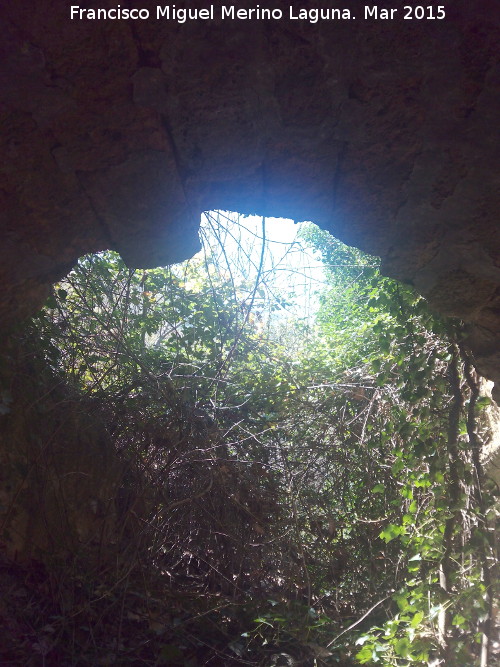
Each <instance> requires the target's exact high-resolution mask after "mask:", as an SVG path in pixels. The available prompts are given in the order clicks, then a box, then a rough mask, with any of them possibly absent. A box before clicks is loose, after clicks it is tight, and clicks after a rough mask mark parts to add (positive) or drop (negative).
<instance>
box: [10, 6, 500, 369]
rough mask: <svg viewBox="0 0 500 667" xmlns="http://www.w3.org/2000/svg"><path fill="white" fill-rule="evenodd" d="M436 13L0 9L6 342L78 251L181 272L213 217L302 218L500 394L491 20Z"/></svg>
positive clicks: (485, 14)
mask: <svg viewBox="0 0 500 667" xmlns="http://www.w3.org/2000/svg"><path fill="white" fill-rule="evenodd" d="M303 4H304V6H306V7H309V6H313V4H314V3H312V2H309V1H307V2H304V3H303ZM327 4H328V3H327ZM441 4H442V6H444V7H445V11H446V18H445V19H444V20H441V21H440V20H435V21H428V20H423V21H417V20H410V21H408V20H407V21H405V20H404V19H403V18H402V12H401V11H399V13H397V14H396V18H395V19H394V20H392V21H384V20H372V19H370V20H365V19H363V18H362V15H361V13H362V5H361V4H358V3H349V5H350V7H351V9H352V12H353V14H354V12H356V14H357V15H358V16H357V17H356V19H355V20H344V21H339V20H330V21H328V20H323V21H320V22H318V23H317V24H311V23H310V22H308V21H296V20H293V21H292V20H287V19H282V20H279V21H232V22H228V21H227V20H221V19H220V14H219V9H220V3H218V2H216V3H214V8H215V12H214V13H215V16H216V18H215V19H214V20H209V21H205V20H197V21H194V20H193V21H188V22H187V23H185V24H182V25H181V24H178V23H177V22H175V21H172V20H171V21H167V20H165V19H163V20H155V19H150V20H147V21H133V20H108V21H105V20H101V21H90V20H71V19H70V17H69V11H70V10H69V7H70V5H69V4H68V3H67V2H66V0H38V1H37V2H36V3H33V2H32V1H31V0H18V1H17V2H4V3H2V6H1V8H0V13H1V16H0V19H1V24H2V43H1V45H0V49H1V50H2V53H1V54H0V63H1V65H0V67H1V71H0V127H1V136H0V151H1V152H2V155H3V156H5V158H6V159H5V160H3V161H2V165H1V167H0V216H1V218H0V225H1V234H2V242H1V244H0V284H1V286H2V289H1V290H0V321H1V322H2V325H3V328H6V327H9V326H11V325H12V324H13V323H16V322H17V321H19V319H20V318H22V317H24V316H26V315H27V314H29V313H32V312H33V311H34V310H35V309H36V308H37V307H38V306H39V305H40V303H41V301H42V300H43V298H44V296H45V294H46V293H47V286H48V285H49V284H50V283H51V282H52V281H54V280H55V279H57V278H59V277H60V276H62V275H63V274H64V273H65V272H67V271H68V269H69V268H70V266H71V265H72V263H73V262H74V261H75V260H76V258H77V257H78V256H80V255H82V254H83V253H85V252H89V251H96V250H99V249H104V248H113V249H116V250H119V251H120V252H121V253H122V255H123V257H124V258H125V259H126V261H127V262H128V263H129V264H130V265H133V266H141V267H145V266H151V265H158V264H165V263H168V262H172V261H178V260H181V259H183V258H185V257H187V256H189V255H190V254H192V253H193V252H194V251H195V250H196V248H197V237H196V229H197V225H198V221H199V214H200V212H201V211H203V210H207V209H214V208H220V209H229V210H237V211H239V212H241V213H251V212H255V213H259V214H266V215H275V216H284V217H291V218H294V219H295V220H304V219H310V220H313V221H314V222H316V223H317V224H319V225H321V226H322V227H324V228H326V229H329V230H331V231H332V233H334V234H335V235H336V236H338V237H339V238H341V239H342V240H344V241H346V242H347V243H351V244H354V245H357V246H359V247H361V248H362V249H364V250H367V251H369V252H371V253H374V254H378V255H380V256H381V257H382V259H383V266H384V270H385V271H386V272H387V273H388V274H390V275H392V276H394V277H397V278H399V279H401V280H403V281H406V282H410V283H412V284H414V285H415V286H416V287H417V289H419V290H420V291H421V292H422V293H423V294H424V295H425V296H427V297H428V299H429V300H430V302H431V304H432V305H433V306H434V307H435V308H437V309H438V310H440V311H441V312H443V313H446V314H450V315H454V316H457V317H460V318H463V319H465V320H466V321H467V322H469V323H470V341H469V342H470V346H471V348H472V350H473V352H474V354H475V358H476V364H477V366H478V368H479V370H480V371H481V372H482V373H484V374H486V375H487V376H488V377H490V378H492V379H500V351H499V350H500V345H499V342H500V293H499V283H500V259H499V257H500V252H499V250H500V225H499V224H498V173H499V164H498V163H499V151H498V146H499V141H498V118H499V116H500V114H499V109H498V103H499V99H500V96H499V95H498V84H499V78H500V77H499V64H498V62H499V59H498V55H499V53H498V44H500V39H499V34H498V21H497V18H498V3H497V0H479V1H478V2H474V3H471V2H456V1H455V0H442V3H441ZM135 5H136V6H138V7H139V6H143V7H148V8H149V9H150V10H151V11H152V12H154V7H153V6H152V5H151V3H145V2H143V3H141V2H138V3H135ZM247 5H248V6H255V3H245V2H242V3H240V4H239V6H247ZM101 6H104V7H108V6H115V5H114V4H113V3H110V2H108V1H107V0H104V1H103V2H102V3H101ZM179 6H180V5H179ZM207 6H208V5H207ZM273 6H274V7H276V8H280V7H281V8H283V9H284V11H285V13H286V11H288V10H287V9H286V8H287V7H288V5H285V3H283V2H281V1H280V0H276V2H275V3H274V5H273ZM384 6H386V7H394V8H398V9H399V10H401V3H400V2H396V1H394V0H389V1H388V2H386V3H385V4H384Z"/></svg>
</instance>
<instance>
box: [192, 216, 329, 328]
mask: <svg viewBox="0 0 500 667" xmlns="http://www.w3.org/2000/svg"><path fill="white" fill-rule="evenodd" d="M262 222H263V220H262V217H259V216H239V215H238V214H237V213H227V212H225V211H224V212H220V211H218V212H211V213H209V214H207V216H206V217H205V216H203V217H202V229H204V230H206V231H205V233H206V234H207V235H208V237H209V238H214V237H213V236H212V235H213V234H216V235H217V236H218V238H219V241H220V245H219V248H218V250H217V252H218V254H219V261H220V262H221V263H222V264H225V263H226V259H227V260H228V261H229V263H230V265H231V270H232V271H233V272H235V273H237V274H238V276H240V277H242V278H246V279H248V280H249V281H251V282H252V283H253V282H254V281H255V278H256V276H257V275H258V274H259V266H260V265H261V261H262V266H261V269H260V276H261V282H262V283H264V284H265V286H266V289H267V292H268V294H273V293H274V294H276V295H280V296H281V297H285V299H286V301H287V302H290V303H291V304H293V305H289V306H287V307H286V309H285V310H286V311H288V312H291V313H293V314H294V315H298V316H301V317H310V316H312V315H314V314H315V312H316V310H317V307H318V300H317V297H316V295H315V292H316V291H317V290H318V289H319V288H320V287H321V284H322V282H323V281H324V272H323V266H322V263H321V261H320V259H319V254H318V253H317V252H315V251H314V250H312V249H311V248H308V247H307V246H306V244H305V243H304V242H303V241H301V240H300V239H298V238H297V234H298V232H299V229H300V227H301V225H300V224H295V223H294V222H293V220H287V219H284V218H266V219H265V238H266V244H265V249H264V252H263V250H262V239H263V234H262V232H263V229H262ZM304 224H307V223H304ZM202 233H203V232H202ZM221 246H222V247H223V248H222V247H221Z"/></svg>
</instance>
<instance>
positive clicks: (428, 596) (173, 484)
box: [36, 217, 496, 667]
mask: <svg viewBox="0 0 500 667" xmlns="http://www.w3.org/2000/svg"><path fill="white" fill-rule="evenodd" d="M228 234H231V235H233V236H234V231H231V228H230V227H228V226H227V224H226V223H224V221H223V220H222V221H221V219H220V218H217V217H209V218H208V224H207V225H206V226H205V227H204V237H205V245H204V252H203V253H202V254H201V255H200V256H198V257H196V258H194V259H193V260H191V261H189V262H187V263H184V264H183V265H178V266H175V267H171V268H159V269H152V270H148V271H142V270H132V269H129V268H127V267H126V266H125V265H124V263H123V262H122V261H121V259H120V258H119V257H118V256H117V255H115V254H113V253H109V252H106V253H101V254H99V255H93V256H87V257H84V258H82V259H81V260H80V261H79V263H78V265H77V266H76V267H75V269H74V270H73V271H72V272H71V273H70V274H69V275H68V276H67V278H66V279H65V280H64V281H62V282H61V283H60V284H58V285H57V286H56V287H55V289H54V293H53V295H52V296H51V298H50V300H49V301H48V303H47V305H46V308H45V310H44V311H43V312H42V313H41V314H40V316H39V317H38V319H37V323H36V326H37V331H38V335H39V336H41V339H42V341H43V342H44V354H45V355H46V359H47V362H48V363H49V364H50V365H51V367H52V368H53V370H54V372H56V373H59V374H61V376H63V377H64V378H65V381H66V382H67V383H69V384H71V385H72V386H73V387H74V388H75V389H76V390H77V391H78V392H80V393H81V394H82V395H86V396H87V397H90V398H92V399H93V400H95V401H96V402H97V403H98V404H99V406H100V410H101V412H102V414H103V416H104V418H105V421H106V424H107V428H108V430H109V433H110V435H111V436H112V438H113V440H114V442H115V446H116V449H117V452H119V454H120V456H122V457H123V459H124V460H125V461H127V465H128V466H129V468H130V477H129V480H130V481H129V487H130V488H128V489H125V491H126V493H128V505H127V507H128V508H129V509H128V510H127V511H132V510H131V509H130V508H131V507H133V508H138V507H141V508H142V509H141V511H142V513H143V516H142V520H143V525H144V526H145V528H144V530H145V533H146V534H147V539H145V542H144V544H145V545H146V547H145V549H146V552H147V558H148V559H149V562H150V563H151V564H152V566H154V568H156V569H157V570H158V571H168V573H169V577H170V579H169V581H170V585H171V586H172V588H173V590H177V591H186V590H189V591H191V592H192V593H196V594H197V595H198V597H199V598H200V597H202V596H204V595H205V596H206V595H208V594H209V593H210V595H213V594H217V595H223V596H225V599H226V600H228V601H231V602H232V603H233V604H235V605H236V606H235V607H234V608H232V611H231V612H230V613H229V612H228V611H227V608H226V607H224V609H225V611H224V612H223V611H217V610H219V609H222V607H214V608H213V609H212V611H213V614H212V618H213V619H214V620H213V622H214V624H215V625H216V626H217V627H218V628H219V629H220V628H222V627H224V628H226V629H225V630H224V633H223V638H222V639H221V638H220V637H219V639H218V641H219V644H218V648H217V650H223V651H225V655H226V656H231V659H232V660H233V661H235V663H236V662H238V660H241V661H242V662H244V663H246V664H248V663H250V664H258V662H259V660H261V659H262V656H263V655H266V652H267V653H268V654H269V655H271V654H272V655H278V653H280V652H281V653H283V654H285V655H292V654H293V653H294V651H295V652H296V653H299V654H301V655H302V657H304V655H306V656H309V658H310V659H311V656H313V659H314V660H316V661H318V663H317V664H335V662H337V663H338V662H339V661H344V662H346V661H348V660H349V661H351V662H352V664H354V663H355V662H357V663H359V664H369V665H370V664H384V665H395V666H403V665H428V664H431V663H432V661H434V663H432V664H436V665H437V664H446V665H457V667H458V665H464V664H467V665H469V664H470V665H478V666H479V665H480V666H481V667H485V665H487V664H488V659H489V656H490V655H491V651H492V648H491V643H492V640H491V637H492V601H493V594H494V591H493V582H494V576H493V568H494V563H495V562H496V561H495V557H496V554H495V550H494V541H493V521H494V512H493V510H492V507H493V504H494V501H495V497H494V493H495V489H494V488H490V489H488V488H487V485H485V483H484V474H483V471H482V469H481V463H480V446H481V443H480V434H479V427H478V418H479V415H480V411H481V408H482V407H484V404H485V403H486V401H485V400H484V399H481V398H480V397H479V390H478V378H477V377H476V376H475V374H474V371H473V366H472V360H471V359H470V358H469V356H468V354H467V352H466V349H465V346H464V344H463V333H462V329H461V327H460V325H459V323H452V322H449V321H444V320H443V319H441V318H438V317H436V316H435V315H434V314H432V313H431V312H430V311H429V309H428V307H427V304H426V302H425V300H424V299H422V298H421V297H420V296H418V295H417V294H415V293H414V292H413V291H412V290H411V289H410V288H409V287H407V286H403V285H401V284H399V283H396V282H394V281H391V280H389V279H388V278H386V277H383V276H382V275H381V274H380V271H379V267H378V262H377V260H376V259H375V258H373V257H369V256H366V255H364V254H363V253H361V251H358V250H356V249H352V248H348V247H347V246H345V245H343V244H341V243H340V242H339V241H337V240H335V239H333V238H332V237H331V236H330V235H328V234H326V233H324V232H321V231H320V230H318V229H317V228H315V227H314V226H309V227H306V228H305V229H303V231H302V232H301V234H302V240H301V243H303V244H309V245H310V246H311V245H312V246H313V247H314V248H316V250H317V251H318V252H320V253H321V255H322V258H323V262H324V266H325V270H326V285H325V286H324V287H323V288H322V290H321V294H320V302H321V305H320V308H319V311H318V314H317V317H316V320H315V321H313V322H311V321H304V320H303V319H301V318H300V317H299V316H297V315H294V316H293V317H291V316H286V317H285V316H284V315H283V312H284V311H283V309H284V304H287V303H288V300H289V299H290V296H289V294H286V293H285V292H284V291H283V290H282V289H281V288H276V286H275V285H274V286H273V285H271V277H270V273H272V272H270V271H268V270H266V269H265V265H264V261H263V257H264V248H265V240H266V233H265V224H264V221H263V224H262V233H261V234H260V237H259V238H258V239H257V241H258V243H259V244H260V245H259V246H258V251H257V254H256V255H255V253H254V254H252V253H251V252H250V251H249V252H248V253H246V254H245V252H244V251H243V249H242V248H241V247H240V254H239V255H238V261H235V259H234V255H233V257H229V256H228V250H227V248H228V246H229V241H228ZM221 241H224V243H222V244H221ZM238 262H239V265H238ZM238 266H239V268H240V269H241V270H238ZM131 498H132V500H131ZM138 500H140V502H138ZM134 503H135V504H134ZM135 511H136V509H134V512H135ZM137 511H138V510H137ZM210 599H211V598H210ZM214 610H215V611H214ZM228 614H229V616H228ZM228 619H229V620H228ZM174 634H175V633H174ZM204 641H209V638H208V637H205V639H204ZM221 642H222V643H221ZM227 659H229V658H227ZM273 659H274V658H273ZM227 664H229V663H227Z"/></svg>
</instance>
